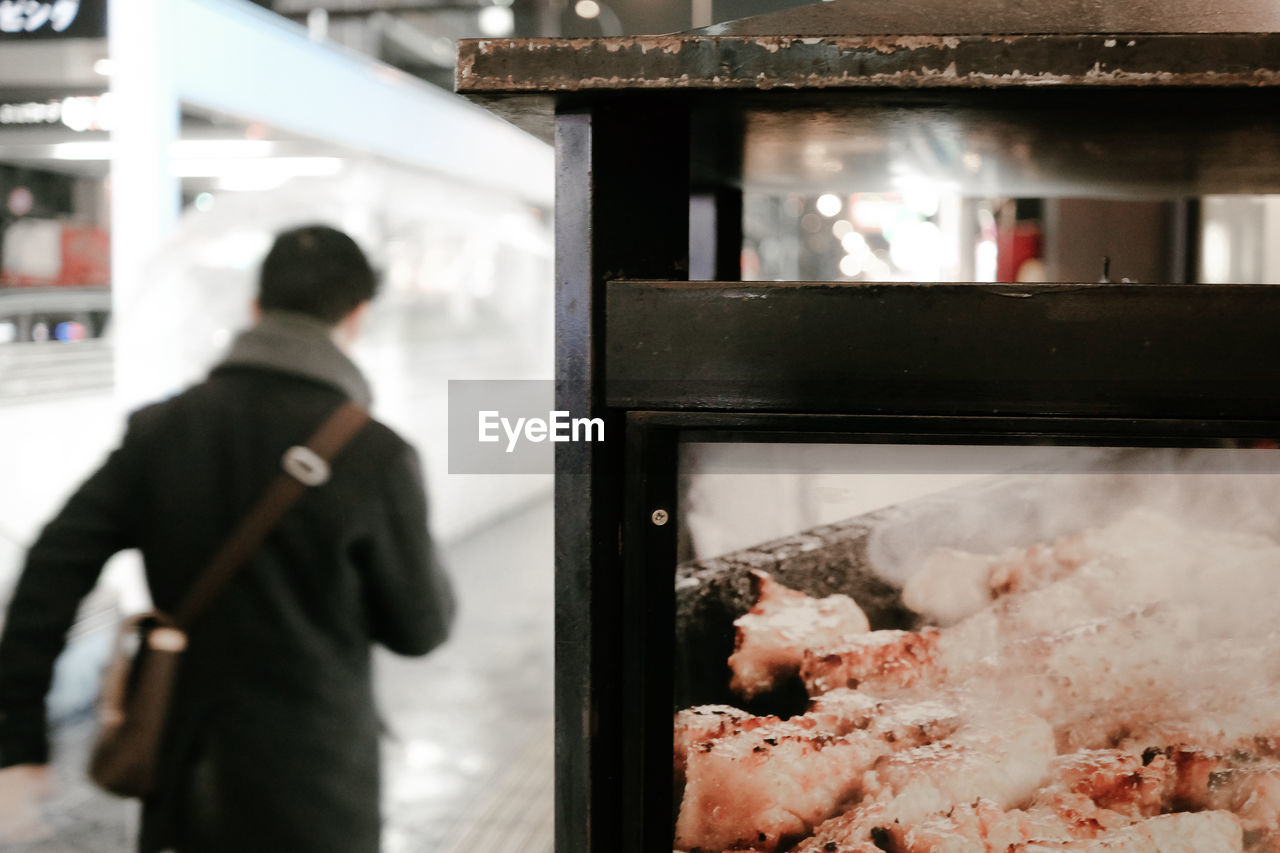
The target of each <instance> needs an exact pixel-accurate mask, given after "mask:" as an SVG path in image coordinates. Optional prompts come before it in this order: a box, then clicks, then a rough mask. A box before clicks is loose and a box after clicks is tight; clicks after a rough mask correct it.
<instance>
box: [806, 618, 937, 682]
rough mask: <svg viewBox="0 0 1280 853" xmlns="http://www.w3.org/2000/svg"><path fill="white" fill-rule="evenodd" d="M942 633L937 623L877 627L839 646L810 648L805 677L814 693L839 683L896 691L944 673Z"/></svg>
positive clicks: (932, 680) (935, 679)
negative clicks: (901, 627)
mask: <svg viewBox="0 0 1280 853" xmlns="http://www.w3.org/2000/svg"><path fill="white" fill-rule="evenodd" d="M941 636H942V635H941V633H940V632H939V631H938V630H937V629H935V628H926V629H924V630H923V631H872V632H871V633H869V634H863V635H862V636H860V637H857V638H854V639H852V640H850V641H847V642H845V643H842V644H841V645H839V646H835V647H828V648H820V649H816V650H807V651H805V653H804V663H803V664H801V666H800V678H801V679H802V680H803V681H804V684H805V688H806V689H807V690H808V691H809V695H810V696H819V695H821V694H823V693H826V692H827V691H828V690H835V689H837V688H839V687H857V688H861V689H864V690H867V691H870V692H872V693H894V692H898V691H901V690H905V689H906V688H909V687H915V686H917V685H921V686H923V685H924V684H930V683H934V682H937V681H941V679H942V678H943V676H944V675H945V672H944V671H943V670H942V668H941V667H940V666H939V665H938V663H939V661H938V656H939V655H938V643H939V639H940V638H941Z"/></svg>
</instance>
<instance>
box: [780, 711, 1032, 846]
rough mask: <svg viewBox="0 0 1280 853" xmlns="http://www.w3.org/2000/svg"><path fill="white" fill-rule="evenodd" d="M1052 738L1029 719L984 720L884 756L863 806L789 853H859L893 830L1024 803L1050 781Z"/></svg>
mask: <svg viewBox="0 0 1280 853" xmlns="http://www.w3.org/2000/svg"><path fill="white" fill-rule="evenodd" d="M1054 754H1055V749H1054V741H1053V731H1052V729H1051V728H1050V727H1049V724H1048V723H1046V722H1045V721H1044V720H1041V719H1039V718H1037V717H1034V716H1030V715H1016V716H1010V717H1007V718H1004V719H993V720H989V721H984V723H983V724H982V725H981V726H974V727H969V728H962V729H960V730H959V731H957V732H956V733H955V734H954V735H952V736H951V737H950V738H947V739H946V740H943V741H939V742H937V743H933V744H929V745H927V746H921V747H916V748H914V749H909V750H906V751H904V752H900V753H897V754H894V755H891V756H887V757H885V758H883V759H881V760H880V761H879V762H877V763H876V766H875V769H874V770H872V771H871V772H869V773H867V774H866V778H865V779H864V780H863V787H864V799H863V801H862V802H861V803H860V804H858V805H857V806H855V807H854V808H852V809H850V810H849V811H847V812H845V813H844V814H842V815H840V816H838V817H835V818H832V819H831V820H828V821H827V822H825V823H823V824H822V825H821V826H819V827H818V828H817V829H816V830H815V832H814V834H813V836H812V837H811V838H809V839H808V840H806V841H805V842H804V843H803V844H801V845H800V846H799V847H797V848H796V853H821V851H826V853H832V851H841V852H842V853H843V852H844V851H854V850H862V849H864V848H865V846H866V845H867V844H874V843H877V842H880V843H883V842H885V841H886V840H887V839H889V838H890V837H891V833H892V831H893V827H895V826H904V825H915V824H919V823H921V822H922V821H925V820H927V819H929V818H931V817H936V816H940V815H945V814H946V813H947V812H949V811H950V810H951V809H953V808H954V807H955V806H957V805H960V804H963V803H971V802H974V801H975V800H978V799H984V800H986V801H988V802H990V803H992V804H994V805H995V806H996V807H997V808H999V809H1003V810H1008V809H1012V808H1016V807H1018V806H1020V805H1023V804H1025V803H1027V802H1029V801H1030V800H1031V798H1032V796H1033V794H1034V793H1035V791H1036V790H1037V789H1038V788H1040V787H1041V786H1042V785H1043V784H1044V782H1045V781H1046V780H1047V779H1048V778H1049V775H1050V763H1051V761H1052V760H1053V758H1054Z"/></svg>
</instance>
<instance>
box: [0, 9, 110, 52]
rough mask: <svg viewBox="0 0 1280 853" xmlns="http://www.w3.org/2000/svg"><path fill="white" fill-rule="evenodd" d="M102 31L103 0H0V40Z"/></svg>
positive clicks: (100, 33) (103, 33) (92, 34)
mask: <svg viewBox="0 0 1280 853" xmlns="http://www.w3.org/2000/svg"><path fill="white" fill-rule="evenodd" d="M106 35H107V0H0V42H6V41H15V40H23V39H59V38H105V37H106Z"/></svg>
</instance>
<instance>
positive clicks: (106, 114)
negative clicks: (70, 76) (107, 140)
mask: <svg viewBox="0 0 1280 853" xmlns="http://www.w3.org/2000/svg"><path fill="white" fill-rule="evenodd" d="M112 101H113V99H112V97H111V93H110V92H108V93H106V94H104V95H83V96H77V97H69V98H62V99H60V100H52V101H26V102H22V103H13V104H6V103H0V126H6V125H41V124H63V125H66V126H67V127H69V128H71V129H72V130H76V131H81V130H110V129H111V118H112V112H111V105H112Z"/></svg>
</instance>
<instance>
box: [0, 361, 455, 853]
mask: <svg viewBox="0 0 1280 853" xmlns="http://www.w3.org/2000/svg"><path fill="white" fill-rule="evenodd" d="M303 372H304V373H305V372H306V371H303ZM338 384H342V383H340V382H339V383H338ZM346 396H347V395H346V394H345V393H344V392H343V391H342V390H339V388H338V387H336V385H335V384H330V383H329V382H326V381H323V377H319V378H318V377H317V376H310V377H304V376H301V375H297V374H296V373H291V372H288V371H281V370H278V369H275V367H265V366H262V365H259V364H255V363H253V361H252V359H250V360H249V361H248V362H247V363H245V362H244V361H243V360H242V361H241V363H232V364H226V365H224V366H222V367H220V368H218V369H216V370H215V371H214V372H213V374H212V375H211V376H210V378H209V379H208V380H206V381H205V382H203V383H202V384H200V385H197V386H195V387H194V388H192V389H190V390H188V391H186V392H185V393H183V394H181V395H178V396H176V397H174V398H172V399H169V400H167V401H165V402H162V403H159V404H157V405H153V406H151V407H148V408H145V409H143V410H141V411H139V412H137V413H136V414H135V415H134V416H133V417H132V418H131V419H130V421H129V427H128V430H127V433H126V435H125V437H124V439H123V442H122V444H121V446H120V447H119V449H117V450H116V451H115V452H114V453H113V454H112V455H111V456H110V458H109V459H108V460H107V461H106V462H105V463H104V464H103V466H102V467H101V468H100V469H99V470H98V471H97V472H96V473H94V474H93V475H92V476H91V477H90V478H89V480H88V481H87V482H86V483H85V484H84V485H83V486H82V487H81V488H80V489H79V490H78V491H77V492H76V493H75V495H74V496H73V497H72V498H71V499H70V501H69V502H68V503H67V505H66V507H65V508H64V509H63V510H62V511H61V513H60V514H59V515H58V516H57V517H56V518H55V519H54V520H53V521H52V522H51V523H50V524H49V525H48V527H46V528H45V530H44V532H43V533H42V534H41V536H40V537H39V539H38V541H37V542H36V544H35V545H34V546H33V548H32V549H31V552H30V554H29V557H28V562H27V565H26V568H25V570H24V572H23V575H22V578H21V580H20V582H19V585H18V587H17V590H16V593H15V596H14V599H13V601H12V603H11V608H10V612H9V617H8V620H7V623H6V627H5V634H4V638H3V641H0V761H2V762H3V763H5V764H11V763H17V762H22V761H41V760H43V759H44V757H45V755H44V750H45V749H46V747H45V745H44V744H45V740H44V737H45V735H44V715H43V704H42V702H43V696H44V693H45V692H46V690H47V688H48V684H49V679H50V670H51V667H52V663H53V660H54V657H55V656H56V655H57V653H58V651H59V650H60V648H61V646H62V642H63V635H64V633H65V630H66V628H67V627H68V626H69V625H70V624H71V622H72V619H73V618H74V614H75V610H76V606H77V604H78V602H79V600H80V599H81V597H82V596H84V595H85V594H87V593H88V592H89V590H90V589H91V588H92V586H93V584H94V582H95V581H96V579H97V577H98V574H99V570H100V568H101V566H102V564H103V563H104V562H105V561H106V559H107V558H108V557H109V556H110V555H111V554H113V553H115V552H116V551H119V550H121V549H123V548H130V547H136V548H139V549H140V550H141V552H142V556H143V558H144V561H145V565H146V573H147V581H148V583H149V585H150V588H151V593H152V597H153V599H154V602H155V606H156V607H157V608H158V609H161V610H165V611H172V610H173V609H174V608H175V607H176V606H177V604H178V602H179V601H180V600H181V598H182V596H183V594H184V593H185V592H186V590H187V589H188V588H189V586H190V585H191V584H192V582H193V580H194V578H195V577H196V575H197V574H198V573H199V571H200V570H201V568H202V567H203V565H204V563H205V562H206V561H207V560H208V558H209V557H210V555H211V554H212V553H213V552H214V551H215V550H216V548H217V547H218V546H219V545H220V544H221V542H222V540H223V539H224V538H225V537H226V535H227V533H228V531H230V529H231V528H232V527H233V526H234V525H235V524H236V523H237V522H238V521H239V519H240V517H241V515H242V514H243V513H244V512H245V511H246V510H247V509H248V507H249V506H250V504H252V503H253V502H254V501H255V499H256V498H257V497H258V496H259V494H260V493H261V492H262V491H263V489H264V488H265V487H266V485H267V483H268V482H269V481H270V480H271V479H272V478H273V477H274V476H275V475H276V473H277V472H278V471H279V460H280V457H281V454H282V452H283V451H284V450H285V449H286V448H288V447H289V446H291V445H294V444H301V443H303V442H304V441H305V440H306V439H307V438H308V437H309V435H310V434H311V433H312V432H313V431H314V430H315V428H316V427H317V426H318V425H319V424H320V423H321V422H323V421H324V420H325V418H326V417H327V416H328V415H329V414H330V413H331V412H332V411H333V410H334V409H336V408H337V407H338V406H339V405H340V404H341V403H342V401H343V400H344V399H345V398H346ZM426 512H427V510H426V502H425V497H424V491H423V486H422V482H421V478H420V473H419V464H418V459H417V456H416V454H415V453H414V451H413V449H412V448H411V447H410V446H409V445H408V444H406V443H405V442H404V441H403V440H401V439H400V438H399V437H398V436H397V435H396V434H395V433H393V432H392V431H391V430H390V429H388V428H387V427H385V426H383V425H381V424H378V423H376V422H371V423H369V424H367V425H366V426H365V427H364V428H363V430H362V431H361V432H360V433H359V434H358V435H357V436H356V437H355V438H354V439H353V440H352V442H351V444H350V445H348V447H347V448H346V449H345V450H344V451H343V452H342V454H341V455H340V456H339V457H338V459H337V460H336V461H335V462H334V464H333V475H332V479H331V480H330V481H329V482H328V483H326V484H325V485H323V486H321V487H319V488H317V489H313V490H310V491H308V492H307V493H306V494H304V496H303V497H302V499H301V500H300V501H299V502H298V504H297V505H295V506H294V508H293V509H292V510H290V512H289V514H288V515H287V516H286V517H285V519H284V520H283V521H282V522H281V523H280V524H279V526H278V527H277V528H276V530H275V531H274V532H273V533H272V534H271V535H270V537H269V538H268V540H267V541H266V543H265V545H264V546H263V548H262V549H261V551H260V552H259V553H258V554H257V555H256V556H255V557H254V558H253V559H252V560H251V561H250V563H248V564H247V565H246V567H245V569H244V570H243V571H242V572H241V573H240V574H239V575H238V576H237V577H236V578H235V580H233V582H232V583H231V584H230V585H229V586H228V587H227V588H226V589H225V590H224V591H223V592H222V593H221V595H220V597H219V598H218V599H217V600H216V601H215V602H214V603H213V604H212V605H211V607H210V608H209V610H208V611H207V612H206V613H205V615H204V616H203V617H202V618H201V620H200V621H199V622H198V623H197V624H196V625H195V626H193V628H192V630H191V636H190V640H189V646H188V653H187V655H186V659H185V662H184V664H183V670H182V673H181V680H180V682H179V686H178V699H177V707H176V709H175V715H174V719H173V724H172V725H171V729H170V734H169V738H170V747H171V748H170V750H169V752H168V756H167V759H166V765H167V766H165V767H164V768H162V770H161V778H162V779H163V780H164V781H163V784H162V785H161V791H160V793H158V794H157V795H155V796H154V797H152V798H151V799H149V800H148V801H147V802H146V803H145V804H144V811H143V826H142V838H141V842H140V849H141V850H143V851H153V850H161V849H166V848H169V847H174V848H176V849H178V850H180V851H184V853H185V851H220V853H225V852H226V851H237V853H252V851H264V853H265V851H272V853H277V852H278V851H290V853H324V851H333V853H373V852H374V851H377V850H378V844H379V841H378V839H379V824H380V820H379V808H378V798H379V762H378V735H379V725H380V724H379V720H378V717H377V713H376V710H375V708H374V698H373V692H372V686H371V660H370V657H371V643H374V642H377V643H381V644H382V645H384V646H386V647H387V648H389V649H391V650H392V651H395V652H399V653H402V654H423V653H425V652H427V651H429V650H430V649H432V648H433V647H435V646H436V645H438V644H439V643H440V642H442V641H443V640H444V638H445V636H446V634H447V632H448V630H449V626H450V623H451V620H452V616H453V598H452V594H451V591H450V588H449V584H448V582H447V580H446V578H445V576H444V574H443V573H442V572H441V570H440V567H439V565H438V563H437V561H436V559H435V557H434V552H433V549H432V545H431V541H430V539H429V537H428V533H427V527H426Z"/></svg>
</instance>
